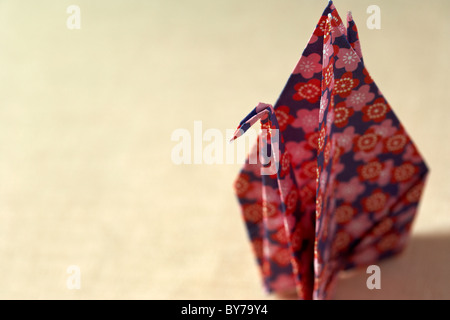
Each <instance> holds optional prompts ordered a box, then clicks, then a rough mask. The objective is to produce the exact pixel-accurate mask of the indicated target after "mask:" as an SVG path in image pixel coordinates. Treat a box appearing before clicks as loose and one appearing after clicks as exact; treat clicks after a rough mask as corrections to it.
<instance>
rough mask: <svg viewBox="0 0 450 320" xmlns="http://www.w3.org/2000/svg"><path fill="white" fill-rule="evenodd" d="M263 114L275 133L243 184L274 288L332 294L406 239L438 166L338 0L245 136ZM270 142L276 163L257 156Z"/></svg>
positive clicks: (246, 211) (261, 259)
mask: <svg viewBox="0 0 450 320" xmlns="http://www.w3.org/2000/svg"><path fill="white" fill-rule="evenodd" d="M258 120H260V121H261V126H262V129H266V130H263V132H266V133H265V134H263V135H264V136H263V137H260V139H259V140H258V143H257V145H256V147H255V148H254V149H253V150H252V153H251V154H250V155H249V158H248V159H247V161H246V164H245V165H244V167H243V168H242V170H241V172H240V174H239V176H238V178H237V180H236V182H235V190H236V194H237V196H238V199H239V202H240V205H241V208H242V213H243V217H244V220H245V224H246V227H247V229H248V233H249V236H250V240H251V243H252V246H253V249H254V252H255V255H256V258H257V261H258V264H259V266H260V270H261V273H262V277H263V281H264V285H265V287H266V289H267V290H268V291H269V292H272V291H275V292H289V291H291V290H295V291H296V293H297V295H298V298H299V299H329V298H332V297H333V288H334V285H335V283H336V276H337V274H338V272H339V271H340V270H344V269H350V268H355V267H359V266H365V265H369V264H374V263H377V261H379V260H380V259H383V258H387V257H390V256H392V255H394V254H396V253H398V252H400V251H401V250H402V249H403V248H404V246H405V244H406V243H407V240H408V236H409V234H410V230H411V225H412V222H413V219H414V217H415V215H416V210H417V206H418V202H419V200H420V197H421V194H422V190H423V187H424V183H425V179H426V176H427V174H428V168H427V166H426V164H425V163H424V160H423V158H422V157H421V155H420V153H419V151H418V150H417V148H416V147H415V145H414V144H413V142H412V141H411V138H410V136H409V135H408V133H407V132H406V130H405V128H404V127H403V126H402V124H401V123H400V122H399V120H398V118H397V117H396V116H395V114H394V112H393V110H392V108H391V106H390V105H389V103H388V102H387V100H386V99H385V98H384V96H383V95H382V94H381V92H380V90H379V89H378V87H377V85H376V84H375V82H374V81H373V80H372V78H371V77H370V75H369V73H368V72H367V69H366V68H365V65H364V62H363V59H362V54H361V46H360V42H359V38H358V31H357V28H356V25H355V23H354V21H353V18H352V17H351V14H348V17H347V26H346V27H345V26H344V24H343V22H342V20H341V18H340V17H339V14H338V12H337V10H336V8H335V7H334V5H333V3H332V2H331V1H330V3H329V4H328V6H327V8H326V9H325V11H324V12H323V14H322V17H321V18H320V20H319V23H318V24H317V26H316V29H315V30H314V33H313V35H312V37H311V39H310V41H309V43H308V45H307V47H306V49H305V50H304V52H303V55H302V57H301V59H300V61H299V62H298V63H297V65H296V67H295V68H294V71H293V72H292V74H291V76H290V78H289V80H288V82H287V84H286V86H285V88H284V89H283V91H282V93H281V95H280V97H279V98H278V101H277V102H276V103H275V105H274V107H272V106H271V105H269V104H264V103H260V104H259V105H258V106H257V107H256V108H255V109H254V110H253V111H252V112H251V113H250V114H249V115H248V116H247V117H246V118H245V119H244V120H243V121H242V122H241V124H240V125H239V127H238V131H237V133H236V135H235V137H234V138H237V137H238V136H240V135H241V134H243V133H244V132H245V131H246V130H248V129H249V128H250V127H251V126H252V125H253V124H254V123H256V122H257V121H258ZM275 130H277V131H275ZM274 132H279V136H277V137H276V138H277V139H275V137H274V136H273V135H274ZM262 144H264V145H267V148H268V150H270V151H271V152H272V162H275V163H276V164H277V165H278V170H277V171H276V173H274V172H272V173H270V174H264V171H263V170H264V169H265V167H267V164H266V165H264V164H262V163H261V162H259V161H258V162H257V163H251V162H250V161H249V159H250V158H251V157H252V156H256V157H255V158H256V159H259V158H258V155H259V152H261V150H260V148H261V146H262ZM275 150H278V151H279V152H278V153H276V152H275ZM400 272H401V271H400Z"/></svg>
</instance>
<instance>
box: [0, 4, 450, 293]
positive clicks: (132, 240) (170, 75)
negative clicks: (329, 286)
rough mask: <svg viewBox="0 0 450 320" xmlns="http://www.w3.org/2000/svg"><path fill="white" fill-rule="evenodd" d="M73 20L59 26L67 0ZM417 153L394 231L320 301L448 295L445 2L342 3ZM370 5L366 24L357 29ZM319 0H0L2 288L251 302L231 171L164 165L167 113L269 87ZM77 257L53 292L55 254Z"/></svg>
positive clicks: (268, 95)
mask: <svg viewBox="0 0 450 320" xmlns="http://www.w3.org/2000/svg"><path fill="white" fill-rule="evenodd" d="M71 4H77V5H79V6H80V8H81V19H82V20H81V30H68V29H67V28H66V19H67V17H68V14H67V13H66V8H67V6H69V5H71ZM335 4H336V6H337V8H338V10H339V12H340V14H341V16H343V17H344V16H345V13H346V10H349V9H351V10H352V11H353V15H354V18H355V20H356V23H357V24H358V27H359V29H360V36H361V41H362V48H363V53H364V57H365V61H366V64H367V66H368V68H369V70H370V71H371V74H372V76H373V77H374V79H375V80H376V82H377V83H378V85H379V86H380V88H381V90H382V91H383V93H384V94H385V95H386V97H387V99H388V100H389V102H390V103H391V105H392V106H393V108H394V110H395V112H396V113H397V115H398V116H399V117H400V119H401V121H402V122H403V123H404V125H405V126H406V128H407V130H408V131H409V133H410V134H411V135H412V137H413V139H414V140H415V142H416V143H417V145H418V147H419V149H420V150H421V152H422V153H423V154H424V156H425V158H426V160H427V162H428V164H429V166H430V168H431V170H432V171H431V175H430V177H429V181H428V186H427V188H426V191H425V194H424V199H423V203H422V205H421V210H420V213H419V216H418V219H417V220H416V223H415V225H414V234H413V239H412V241H411V243H410V246H409V247H408V249H407V250H406V252H405V253H404V254H402V255H401V256H400V257H399V258H397V259H394V260H390V261H387V262H385V263H382V264H381V270H382V289H381V290H379V291H369V290H368V289H367V288H366V286H365V281H366V277H367V275H366V274H365V272H364V270H360V271H356V272H353V273H351V274H346V275H344V276H343V277H342V279H341V281H340V283H339V286H338V292H337V295H336V298H338V299H347V298H369V299H372V298H374V299H377V298H388V299H398V298H407V299H409V298H414V299H422V298H434V299H436V298H437V299H441V298H447V299H449V298H450V289H449V285H450V276H449V275H448V273H449V266H450V253H449V249H448V248H449V245H450V215H449V211H450V201H449V199H450V183H449V180H450V171H449V169H448V168H449V163H450V151H449V150H450V149H449V139H450V125H449V120H450V119H449V116H450V107H449V103H448V91H449V85H448V81H449V59H448V54H449V44H448V43H449V42H448V40H449V35H450V19H449V18H448V13H449V9H450V2H448V1H445V0H440V1H438V0H433V1H417V0H410V1H404V0H395V1H387V0H383V1H366V0H364V1H361V0H360V1H356V0H354V1H350V0H348V1H344V0H336V1H335ZM370 4H378V5H380V7H381V10H382V11H381V13H382V29H381V30H368V28H367V27H366V19H367V17H368V15H367V14H366V8H367V6H368V5H370ZM325 6H326V1H313V0H304V1H301V0H295V1H294V0H292V1H290V0H289V1H288V0H282V1H269V0H263V1H261V0H259V1H256V0H255V1H253V0H252V1H249V0H245V1H242V0H213V1H207V0H186V1H181V0H180V1H174V0H170V1H162V0H158V1H157V0H152V1H143V0H142V1H138V0H133V1H104V0H103V1H100V0H98V1H87V0H78V1H56V0H54V1H31V0H28V1H12V0H4V1H1V2H0V298H2V299H16V298H25V299H35V298H38V299H48V298H52V299H101V298H107V299H134V298H136V299H265V298H270V299H271V298H274V297H272V296H266V295H265V294H264V292H263V291H262V289H261V285H260V279H259V274H258V270H257V268H256V264H255V262H254V260H253V255H252V253H251V251H250V246H249V244H248V241H247V235H246V233H245V230H244V226H243V224H242V221H241V218H240V212H239V208H238V205H237V202H236V199H235V197H234V194H233V191H232V183H233V180H234V178H235V176H236V174H237V171H238V169H239V167H240V166H239V165H181V166H177V165H174V164H173V163H172V162H171V158H170V153H171V149H172V147H173V146H174V145H175V144H176V143H175V142H172V141H171V140H170V136H171V133H172V132H173V131H174V130H175V129H177V128H186V129H188V130H191V131H192V129H193V122H194V120H202V121H203V128H204V130H206V129H208V128H218V129H220V130H222V132H224V131H225V129H227V128H228V129H232V128H235V127H236V125H237V124H238V122H239V121H240V120H241V119H242V118H243V117H244V116H245V115H246V114H247V113H248V112H249V111H250V110H251V109H252V108H253V107H254V106H255V105H256V103H258V102H259V101H264V102H268V103H273V102H275V100H276V98H277V97H278V95H279V93H280V90H281V89H282V87H283V86H284V84H285V82H286V80H287V77H288V76H289V74H290V72H291V70H292V69H293V67H294V66H295V64H296V62H297V60H298V58H299V56H300V54H301V52H302V50H303V48H304V46H305V45H306V43H307V41H308V40H309V37H310V35H311V33H312V31H313V29H314V26H315V24H316V22H317V21H318V19H319V17H320V14H321V13H322V10H323V9H324V7H325ZM69 265H78V266H79V267H80V268H81V285H82V287H81V289H80V290H68V289H67V288H66V279H67V276H68V274H67V273H66V268H67V267H68V266H69Z"/></svg>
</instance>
